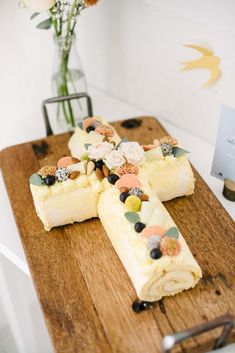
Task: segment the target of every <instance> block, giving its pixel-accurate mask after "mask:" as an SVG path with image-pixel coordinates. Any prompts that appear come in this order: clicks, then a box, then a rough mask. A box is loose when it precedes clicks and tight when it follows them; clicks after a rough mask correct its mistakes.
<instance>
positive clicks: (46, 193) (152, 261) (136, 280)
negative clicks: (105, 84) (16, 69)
mask: <svg viewBox="0 0 235 353" xmlns="http://www.w3.org/2000/svg"><path fill="white" fill-rule="evenodd" d="M69 149H70V151H71V156H64V157H62V158H61V159H60V160H59V161H58V162H57V165H55V166H44V167H42V168H41V169H40V170H39V171H38V172H37V173H35V174H33V175H32V176H31V177H30V188H31V192H32V196H33V200H34V205H35V208H36V211H37V214H38V216H39V218H40V219H41V221H42V223H43V224H44V227H45V229H46V230H47V231H49V230H51V228H53V227H58V226H61V225H66V224H71V223H74V222H83V221H85V220H87V219H90V218H93V217H99V218H100V220H101V223H102V225H103V227H104V228H105V230H106V233H107V236H108V237H109V239H110V241H111V243H112V245H113V247H114V249H115V251H116V253H117V255H118V256H119V258H120V260H121V262H122V264H123V266H124V268H125V269H126V271H127V273H128V275H129V277H130V279H131V281H132V283H133V285H134V287H135V290H136V292H137V295H138V297H139V299H140V300H142V301H145V302H148V303H152V302H155V301H158V300H160V299H161V298H162V297H164V296H169V295H175V294H177V293H180V292H182V291H183V290H187V289H189V288H192V287H194V286H195V285H196V284H197V283H198V281H199V280H200V278H201V276H202V273H201V269H200V267H199V265H198V263H197V262H196V260H195V259H194V257H193V255H192V253H191V252H190V249H189V247H188V245H187V244H186V242H185V240H184V238H183V236H182V234H181V233H180V231H179V228H178V227H177V225H176V224H175V223H174V221H173V219H172V218H171V216H170V215H169V213H168V212H167V210H166V209H165V207H164V206H163V204H162V202H163V201H167V200H171V199H173V198H175V197H180V196H186V195H191V194H192V193H193V191H194V176H193V172H192V169H191V166H190V164H189V161H188V155H187V153H188V152H187V151H186V150H184V149H183V148H181V147H180V145H179V143H178V141H177V140H176V139H174V138H172V137H170V136H165V137H164V138H162V139H160V140H154V141H153V143H152V144H149V145H142V146H141V145H140V144H139V143H138V142H135V141H128V140H127V139H121V138H120V137H119V136H118V134H117V133H116V131H115V129H114V128H113V127H112V126H111V125H109V124H108V123H107V122H106V121H105V120H104V119H103V118H101V117H92V118H86V119H85V120H84V121H83V123H82V124H80V126H79V127H77V129H76V130H75V132H74V134H73V136H72V137H71V138H70V141H69Z"/></svg>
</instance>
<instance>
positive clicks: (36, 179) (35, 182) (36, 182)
mask: <svg viewBox="0 0 235 353" xmlns="http://www.w3.org/2000/svg"><path fill="white" fill-rule="evenodd" d="M29 182H30V184H32V185H37V186H42V185H46V184H45V182H44V181H43V179H42V178H41V177H40V175H38V174H37V173H34V174H33V175H31V177H30V178H29Z"/></svg>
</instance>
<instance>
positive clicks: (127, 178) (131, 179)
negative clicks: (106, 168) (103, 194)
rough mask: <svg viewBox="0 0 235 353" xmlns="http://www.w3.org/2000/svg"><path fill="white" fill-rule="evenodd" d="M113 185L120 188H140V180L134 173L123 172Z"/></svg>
mask: <svg viewBox="0 0 235 353" xmlns="http://www.w3.org/2000/svg"><path fill="white" fill-rule="evenodd" d="M115 186H116V187H117V188H118V189H120V188H128V189H131V188H140V187H141V182H140V181H139V179H138V178H137V176H136V175H135V174H124V175H122V176H121V178H120V179H118V181H116V183H115Z"/></svg>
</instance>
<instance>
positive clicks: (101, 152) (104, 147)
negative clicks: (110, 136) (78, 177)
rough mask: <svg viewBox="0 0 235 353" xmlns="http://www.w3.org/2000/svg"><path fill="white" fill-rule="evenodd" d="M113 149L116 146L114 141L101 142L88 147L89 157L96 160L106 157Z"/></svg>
mask: <svg viewBox="0 0 235 353" xmlns="http://www.w3.org/2000/svg"><path fill="white" fill-rule="evenodd" d="M113 149H114V146H113V144H112V143H109V142H106V141H105V142H99V143H97V144H95V145H91V146H89V147H88V157H89V158H90V159H95V160H99V159H104V158H106V157H107V156H108V154H109V153H110V152H111V151H112V150H113Z"/></svg>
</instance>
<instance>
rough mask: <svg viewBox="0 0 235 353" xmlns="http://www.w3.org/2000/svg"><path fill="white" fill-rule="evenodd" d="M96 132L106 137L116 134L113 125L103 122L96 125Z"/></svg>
mask: <svg viewBox="0 0 235 353" xmlns="http://www.w3.org/2000/svg"><path fill="white" fill-rule="evenodd" d="M95 132H97V134H100V135H104V136H106V137H112V136H113V134H114V132H113V129H112V128H111V126H108V125H102V124H100V125H98V126H97V127H96V129H95Z"/></svg>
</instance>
